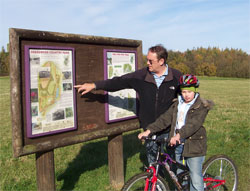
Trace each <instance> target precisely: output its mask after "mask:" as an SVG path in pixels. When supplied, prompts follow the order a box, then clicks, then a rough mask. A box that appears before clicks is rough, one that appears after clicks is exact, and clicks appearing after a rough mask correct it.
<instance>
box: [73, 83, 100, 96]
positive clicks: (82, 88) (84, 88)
mask: <svg viewBox="0 0 250 191" xmlns="http://www.w3.org/2000/svg"><path fill="white" fill-rule="evenodd" d="M74 88H76V89H78V93H80V94H82V95H84V94H86V93H88V92H90V91H91V90H93V89H95V84H94V83H84V84H82V85H75V86H74Z"/></svg>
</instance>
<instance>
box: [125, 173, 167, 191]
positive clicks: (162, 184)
mask: <svg viewBox="0 0 250 191" xmlns="http://www.w3.org/2000/svg"><path fill="white" fill-rule="evenodd" d="M152 177H153V175H152V173H149V172H143V173H140V174H137V175H135V176H133V177H132V178H130V179H129V180H128V181H127V182H126V183H125V185H124V186H123V188H122V191H144V188H145V183H146V179H147V178H149V180H151V179H152ZM148 191H151V182H150V183H149V189H148ZM156 191H169V187H168V185H167V183H166V181H165V180H164V179H163V178H162V177H161V176H158V179H157V182H156Z"/></svg>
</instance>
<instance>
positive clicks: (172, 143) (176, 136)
mask: <svg viewBox="0 0 250 191" xmlns="http://www.w3.org/2000/svg"><path fill="white" fill-rule="evenodd" d="M180 137H181V136H180V134H179V133H177V134H176V135H175V136H173V137H172V138H171V139H170V146H171V147H172V146H175V145H176V142H178V143H179V144H181V140H180Z"/></svg>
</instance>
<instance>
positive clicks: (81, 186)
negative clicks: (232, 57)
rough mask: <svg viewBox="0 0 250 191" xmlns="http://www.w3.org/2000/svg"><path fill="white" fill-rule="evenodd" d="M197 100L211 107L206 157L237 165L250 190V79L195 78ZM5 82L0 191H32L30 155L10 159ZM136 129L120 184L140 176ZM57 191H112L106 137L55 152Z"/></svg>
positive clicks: (3, 81) (128, 136)
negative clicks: (222, 156) (212, 104)
mask: <svg viewBox="0 0 250 191" xmlns="http://www.w3.org/2000/svg"><path fill="white" fill-rule="evenodd" d="M199 79H200V82H201V85H200V88H199V89H200V93H201V96H202V97H204V98H207V99H211V100H213V101H214V102H215V104H216V105H215V107H214V109H213V110H211V111H210V113H209V115H208V117H207V120H206V122H205V126H206V128H207V131H208V153H207V157H209V156H211V155H214V154H219V153H223V154H226V155H228V156H230V157H231V158H232V159H233V160H234V161H235V163H236V165H237V167H238V172H239V188H238V190H240V191H246V190H250V186H249V182H250V178H249V177H250V174H249V169H250V168H249V167H250V159H249V158H250V152H249V151H250V150H249V146H250V145H249V143H250V142H249V137H250V123H249V116H250V115H249V108H250V107H249V106H250V80H249V79H236V78H216V77H213V78H210V77H200V78H199ZM9 92H10V80H9V77H0V107H1V108H0V128H1V135H0V143H1V145H0V165H1V169H0V177H1V178H0V190H1V191H2V190H3V191H7V190H36V168H35V155H34V154H33V155H29V156H24V157H20V158H13V156H12V136H11V134H12V130H11V116H10V95H9ZM139 131H140V130H137V131H133V132H129V133H125V134H124V139H123V140H124V165H125V180H128V179H129V178H130V177H131V176H133V175H134V174H135V173H138V172H140V171H141V167H142V166H143V164H142V162H143V161H145V153H144V147H143V146H142V144H141V143H140V141H138V140H137V138H136V137H137V134H138V133H139ZM54 153H55V174H56V188H57V190H84V191H85V190H87V191H88V190H89V191H93V190H95V191H96V190H97V191H105V190H107V191H110V190H113V189H112V188H111V187H110V186H109V177H108V161H107V158H108V156H107V138H103V139H98V140H94V141H90V142H87V143H81V144H76V145H72V146H68V147H63V148H59V149H55V151H54Z"/></svg>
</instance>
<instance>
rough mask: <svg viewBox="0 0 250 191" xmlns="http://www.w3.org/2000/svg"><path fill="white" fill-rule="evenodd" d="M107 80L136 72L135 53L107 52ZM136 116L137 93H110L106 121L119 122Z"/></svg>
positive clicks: (129, 91)
mask: <svg viewBox="0 0 250 191" xmlns="http://www.w3.org/2000/svg"><path fill="white" fill-rule="evenodd" d="M106 55H107V79H111V78H113V77H116V76H122V75H124V74H127V73H130V72H134V71H135V66H136V60H135V52H123V51H121V52H119V51H115V52H114V51H107V52H106ZM135 116H136V92H135V91H134V90H132V89H125V90H120V91H116V92H108V104H106V121H107V122H112V121H118V120H124V119H127V118H131V117H135Z"/></svg>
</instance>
